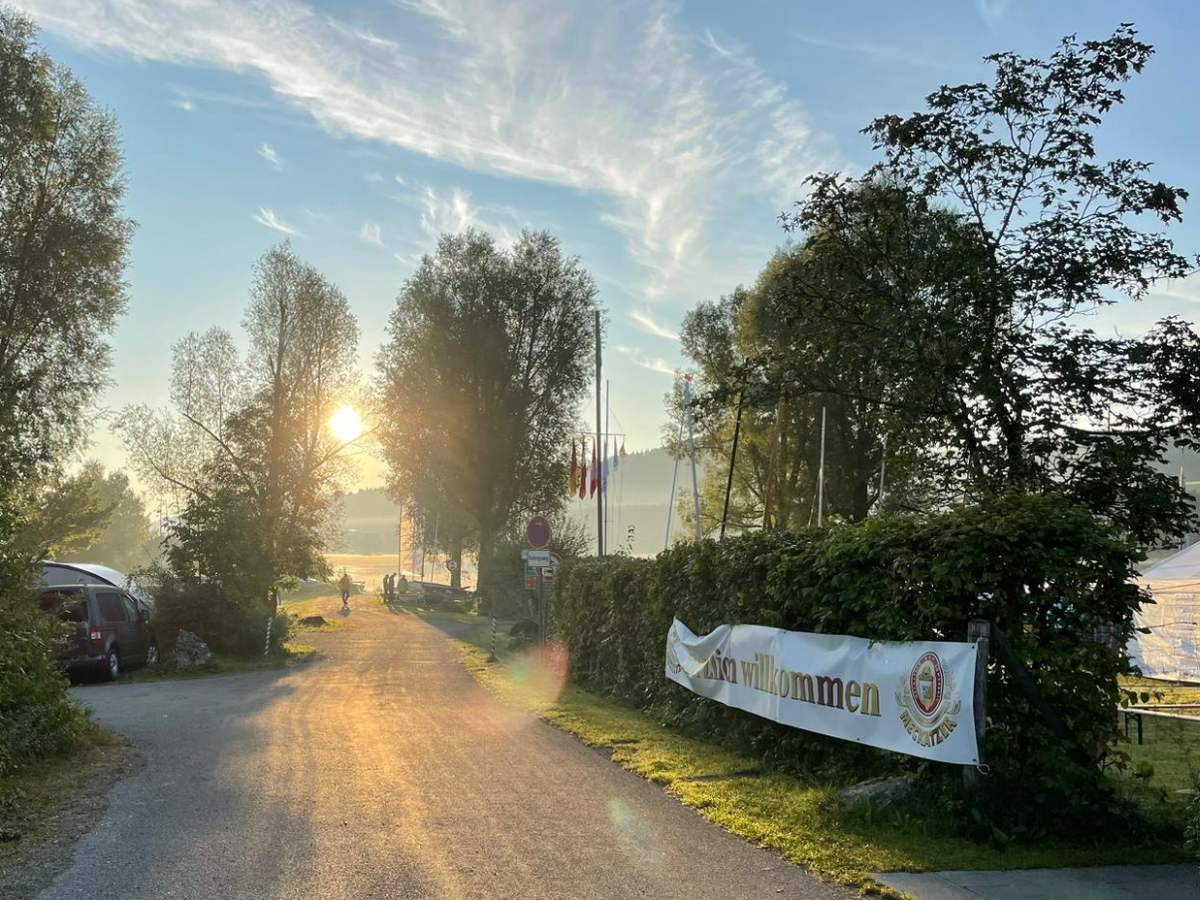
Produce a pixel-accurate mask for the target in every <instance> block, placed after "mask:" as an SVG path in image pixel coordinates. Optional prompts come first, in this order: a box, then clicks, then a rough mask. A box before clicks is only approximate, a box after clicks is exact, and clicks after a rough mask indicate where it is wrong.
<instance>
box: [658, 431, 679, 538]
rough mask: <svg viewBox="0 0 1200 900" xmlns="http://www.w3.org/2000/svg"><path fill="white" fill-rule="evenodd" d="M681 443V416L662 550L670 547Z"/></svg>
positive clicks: (676, 439) (676, 438)
mask: <svg viewBox="0 0 1200 900" xmlns="http://www.w3.org/2000/svg"><path fill="white" fill-rule="evenodd" d="M682 443H683V416H680V417H679V433H678V434H677V435H675V453H674V456H675V468H674V469H673V470H672V472H671V496H670V498H669V499H668V500H667V537H666V540H664V541H663V549H664V550H666V549H668V548H669V547H670V546H671V516H672V514H673V513H674V512H675V482H676V481H677V480H678V478H679V445H680V444H682Z"/></svg>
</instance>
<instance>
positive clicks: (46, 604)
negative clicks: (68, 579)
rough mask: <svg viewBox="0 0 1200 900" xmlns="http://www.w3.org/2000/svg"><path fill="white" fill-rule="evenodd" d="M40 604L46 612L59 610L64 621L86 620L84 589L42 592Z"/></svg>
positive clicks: (59, 615)
mask: <svg viewBox="0 0 1200 900" xmlns="http://www.w3.org/2000/svg"><path fill="white" fill-rule="evenodd" d="M38 605H39V606H40V607H41V608H42V609H43V610H44V611H45V612H53V611H54V610H58V617H59V618H60V619H62V620H63V621H64V622H86V621H87V620H88V615H87V600H86V599H84V596H83V591H46V592H45V593H44V594H42V596H41V599H40V601H39V603H38Z"/></svg>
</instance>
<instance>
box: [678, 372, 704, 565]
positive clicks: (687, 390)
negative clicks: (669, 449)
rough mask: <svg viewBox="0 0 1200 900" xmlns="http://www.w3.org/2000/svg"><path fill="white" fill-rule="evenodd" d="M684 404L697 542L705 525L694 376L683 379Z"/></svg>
mask: <svg viewBox="0 0 1200 900" xmlns="http://www.w3.org/2000/svg"><path fill="white" fill-rule="evenodd" d="M683 405H684V410H685V411H686V413H687V427H688V455H689V456H690V457H691V459H692V499H693V500H695V502H696V543H700V542H701V541H702V540H704V525H703V524H702V523H701V521H700V485H699V483H698V482H697V480H696V441H695V439H694V437H693V435H692V377H691V376H690V375H685V376H684V380H683Z"/></svg>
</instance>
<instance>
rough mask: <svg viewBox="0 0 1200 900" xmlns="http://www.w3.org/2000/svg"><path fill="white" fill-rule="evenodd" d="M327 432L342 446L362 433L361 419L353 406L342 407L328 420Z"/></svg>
mask: <svg viewBox="0 0 1200 900" xmlns="http://www.w3.org/2000/svg"><path fill="white" fill-rule="evenodd" d="M329 430H330V431H331V432H332V433H333V436H334V437H335V438H337V439H338V440H339V441H341V442H342V443H343V444H348V443H350V441H352V440H354V439H355V438H357V437H358V436H359V435H360V434H362V433H363V423H362V417H361V416H359V414H358V410H356V409H355V408H354V407H353V406H343V407H342V408H341V409H339V410H338V411H337V412H335V413H334V414H333V417H332V418H331V419H330V420H329Z"/></svg>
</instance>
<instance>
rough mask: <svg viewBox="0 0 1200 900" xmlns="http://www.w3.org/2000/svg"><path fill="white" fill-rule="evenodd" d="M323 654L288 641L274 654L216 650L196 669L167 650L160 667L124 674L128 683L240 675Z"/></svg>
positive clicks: (306, 661) (301, 663)
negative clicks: (234, 653) (181, 666)
mask: <svg viewBox="0 0 1200 900" xmlns="http://www.w3.org/2000/svg"><path fill="white" fill-rule="evenodd" d="M318 656H319V654H318V652H317V648H316V647H311V646H309V645H307V644H296V643H291V642H289V643H286V644H284V645H283V651H282V652H280V653H273V654H271V655H270V656H251V657H244V656H228V655H226V654H223V653H214V654H213V657H212V659H211V660H209V662H208V664H207V665H203V666H199V667H197V668H195V669H177V668H176V667H175V657H174V655H173V654H170V653H164V654H163V658H162V660H161V661H160V662H159V664H158V665H157V666H153V667H144V668H141V669H134V670H133V671H131V672H127V673H125V674H124V675H122V676H121V681H122V682H124V683H140V682H143V681H173V680H176V679H181V678H204V677H206V676H209V675H238V674H240V673H242V672H262V671H266V670H271V669H288V668H291V667H292V666H298V665H303V664H304V663H308V662H312V661H313V660H314V659H317V657H318Z"/></svg>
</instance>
